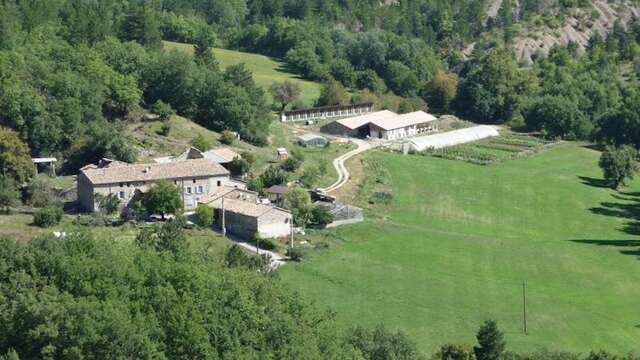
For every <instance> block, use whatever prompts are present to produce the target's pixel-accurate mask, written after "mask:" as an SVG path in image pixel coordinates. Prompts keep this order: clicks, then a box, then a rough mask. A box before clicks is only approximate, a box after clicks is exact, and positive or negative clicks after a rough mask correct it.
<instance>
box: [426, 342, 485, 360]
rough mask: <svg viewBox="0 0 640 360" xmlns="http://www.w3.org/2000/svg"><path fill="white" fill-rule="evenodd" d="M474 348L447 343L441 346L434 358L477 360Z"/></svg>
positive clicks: (436, 359)
mask: <svg viewBox="0 0 640 360" xmlns="http://www.w3.org/2000/svg"><path fill="white" fill-rule="evenodd" d="M475 359H476V358H475V356H474V354H473V350H472V349H470V348H467V347H466V346H463V345H457V344H445V345H442V346H441V347H440V349H439V350H438V352H437V353H436V354H435V355H434V356H433V358H432V360H475Z"/></svg>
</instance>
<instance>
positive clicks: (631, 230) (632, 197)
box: [589, 192, 640, 235]
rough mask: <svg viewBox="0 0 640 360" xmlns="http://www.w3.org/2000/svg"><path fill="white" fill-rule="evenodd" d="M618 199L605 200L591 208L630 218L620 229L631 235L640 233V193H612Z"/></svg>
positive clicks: (596, 212) (602, 212)
mask: <svg viewBox="0 0 640 360" xmlns="http://www.w3.org/2000/svg"><path fill="white" fill-rule="evenodd" d="M611 196H612V198H614V199H615V200H618V201H619V202H614V201H604V202H601V203H600V206H598V207H593V208H591V209H589V210H590V211H591V212H592V213H594V214H598V215H603V216H612V217H617V218H622V219H627V220H629V221H628V222H627V223H626V224H625V225H624V226H623V227H622V228H621V229H620V230H621V231H624V232H625V233H627V234H631V235H640V193H636V192H629V193H618V194H612V195H611Z"/></svg>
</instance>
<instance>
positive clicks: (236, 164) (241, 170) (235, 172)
mask: <svg viewBox="0 0 640 360" xmlns="http://www.w3.org/2000/svg"><path fill="white" fill-rule="evenodd" d="M249 170H251V164H249V162H248V161H247V160H245V159H243V158H239V157H236V158H235V159H233V160H231V162H230V163H229V171H230V172H231V175H232V176H243V175H244V174H246V173H248V172H249Z"/></svg>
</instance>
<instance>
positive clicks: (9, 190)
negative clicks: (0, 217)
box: [0, 175, 20, 212]
mask: <svg viewBox="0 0 640 360" xmlns="http://www.w3.org/2000/svg"><path fill="white" fill-rule="evenodd" d="M19 199H20V193H19V192H18V189H16V186H15V183H14V181H13V179H10V178H8V177H6V176H2V175H0V211H2V212H9V207H11V206H14V205H16V204H17V203H18V200H19Z"/></svg>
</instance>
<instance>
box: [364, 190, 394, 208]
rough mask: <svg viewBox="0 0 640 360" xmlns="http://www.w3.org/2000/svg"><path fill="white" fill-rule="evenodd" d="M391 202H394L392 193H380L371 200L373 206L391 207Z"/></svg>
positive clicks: (375, 194)
mask: <svg viewBox="0 0 640 360" xmlns="http://www.w3.org/2000/svg"><path fill="white" fill-rule="evenodd" d="M391 200H393V195H391V193H388V192H386V191H379V192H376V193H374V194H373V195H372V196H371V200H370V201H369V202H370V203H371V204H382V205H389V204H391Z"/></svg>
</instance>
